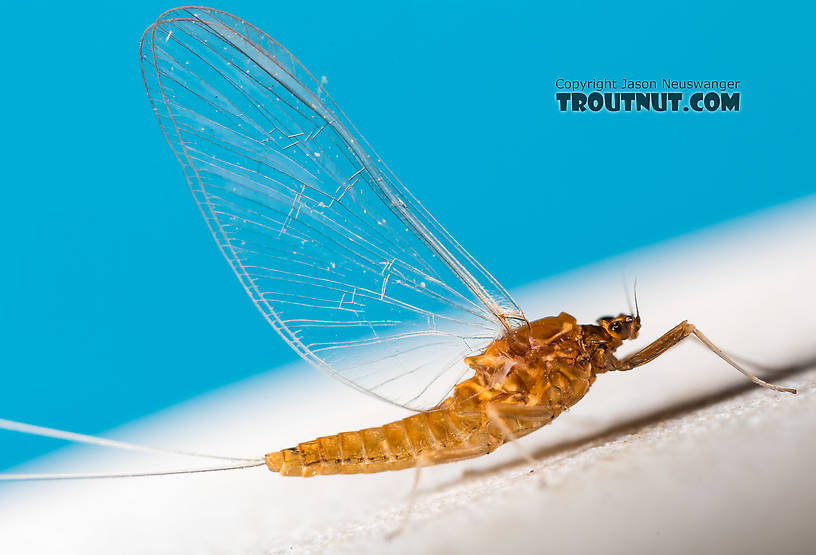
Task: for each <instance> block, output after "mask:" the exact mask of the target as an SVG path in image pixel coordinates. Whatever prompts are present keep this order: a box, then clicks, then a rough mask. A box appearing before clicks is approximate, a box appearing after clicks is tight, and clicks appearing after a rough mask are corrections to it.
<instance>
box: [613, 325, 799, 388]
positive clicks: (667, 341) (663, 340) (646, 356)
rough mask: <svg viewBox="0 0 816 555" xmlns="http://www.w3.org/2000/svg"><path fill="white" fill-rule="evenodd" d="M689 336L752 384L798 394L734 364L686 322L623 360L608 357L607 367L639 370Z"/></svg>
mask: <svg viewBox="0 0 816 555" xmlns="http://www.w3.org/2000/svg"><path fill="white" fill-rule="evenodd" d="M689 335H694V336H695V337H696V338H697V339H699V340H700V342H701V343H702V344H703V345H705V346H706V347H708V348H709V349H710V350H711V351H712V352H713V353H714V354H716V355H717V356H718V357H720V358H721V359H723V360H724V361H725V362H727V363H728V364H730V365H731V366H733V367H734V368H736V369H737V370H739V371H740V372H742V373H743V374H745V375H746V376H747V377H748V378H749V379H750V380H751V381H752V382H754V383H755V384H758V385H761V386H762V387H767V388H768V389H773V390H774V391H784V392H787V393H796V390H795V389H793V388H792V387H780V386H777V385H773V384H769V383H768V382H766V381H764V380H761V379H759V378H757V377H756V376H754V375H753V374H751V373H750V372H749V371H747V370H745V369H744V368H742V367H741V366H740V365H739V364H737V363H736V362H734V361H733V360H732V359H731V357H729V356H728V355H726V354H725V353H724V352H723V351H722V349H720V348H719V347H717V346H716V345H714V343H712V342H711V341H710V340H709V339H708V338H707V337H706V336H705V335H703V333H702V332H701V331H700V330H698V329H697V328H696V327H694V324H689V323H688V322H686V321H683V322H680V323H679V324H677V325H676V326H674V327H673V328H672V329H670V330H669V331H667V332H666V333H664V334H663V335H662V336H661V337H660V338H658V339H657V340H656V341H654V342H652V343H650V344H649V345H647V346H646V347H644V348H643V349H641V350H639V351H637V352H635V353H632V354H631V355H629V356H627V357H625V358H623V359H620V360H619V359H617V358H615V356H614V355H612V354H609V355H607V357H606V361H607V367H608V368H609V369H610V370H621V371H625V370H631V369H633V368H637V367H638V366H643V365H644V364H646V363H647V362H651V361H652V360H654V359H656V358H657V357H659V356H660V355H662V354H663V353H665V352H666V351H668V350H669V349H670V348H672V347H674V346H675V345H677V344H678V343H680V342H681V341H682V340H684V339H685V338H686V337H688V336H689Z"/></svg>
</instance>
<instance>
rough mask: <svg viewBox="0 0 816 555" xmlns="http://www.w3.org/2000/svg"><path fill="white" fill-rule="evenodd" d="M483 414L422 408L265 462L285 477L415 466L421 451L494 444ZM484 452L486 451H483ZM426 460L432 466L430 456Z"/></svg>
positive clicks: (280, 453)
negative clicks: (373, 426) (401, 417)
mask: <svg viewBox="0 0 816 555" xmlns="http://www.w3.org/2000/svg"><path fill="white" fill-rule="evenodd" d="M486 425H487V422H486V420H485V419H484V417H483V415H482V414H480V413H478V412H475V413H471V412H467V413H461V412H459V411H456V410H453V409H451V408H445V409H441V410H435V411H430V412H421V413H418V414H414V415H412V416H409V417H408V418H404V419H402V420H397V421H395V422H391V423H389V424H386V425H384V426H380V427H376V428H366V429H364V430H359V431H353V432H342V433H339V434H337V435H333V436H326V437H320V438H317V439H315V440H312V441H307V442H305V443H301V444H299V445H298V446H297V447H291V448H289V449H284V450H282V451H277V452H273V453H269V454H267V455H266V457H265V459H266V465H267V466H268V467H269V469H270V470H271V471H273V472H280V473H281V474H282V475H283V476H304V477H308V476H316V475H325V474H360V473H373V472H383V471H386V470H402V469H404V468H410V467H413V466H417V464H418V461H420V460H421V459H422V457H423V455H428V454H432V453H442V452H454V451H456V450H457V449H462V448H465V449H467V448H470V447H473V448H487V447H489V448H490V449H489V450H490V451H492V450H493V449H495V448H496V447H498V446H499V445H500V444H501V443H502V440H501V439H500V438H499V437H494V436H493V435H491V434H488V433H487V431H486ZM485 452H488V451H485ZM424 464H434V463H433V460H428V461H427V462H426V463H424Z"/></svg>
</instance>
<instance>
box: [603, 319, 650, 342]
mask: <svg viewBox="0 0 816 555" xmlns="http://www.w3.org/2000/svg"><path fill="white" fill-rule="evenodd" d="M598 325H599V326H601V327H602V328H603V329H604V331H606V333H608V334H609V335H610V336H612V338H613V339H616V340H617V341H626V340H627V339H635V338H636V337H637V336H638V332H639V331H640V314H634V315H633V314H618V315H617V316H603V317H601V318H598Z"/></svg>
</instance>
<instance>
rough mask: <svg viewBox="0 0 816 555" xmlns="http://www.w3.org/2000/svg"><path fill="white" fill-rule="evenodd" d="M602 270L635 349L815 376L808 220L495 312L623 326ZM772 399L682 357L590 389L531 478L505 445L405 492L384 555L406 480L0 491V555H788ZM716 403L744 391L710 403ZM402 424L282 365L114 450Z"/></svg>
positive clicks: (562, 284) (653, 251) (805, 467)
mask: <svg viewBox="0 0 816 555" xmlns="http://www.w3.org/2000/svg"><path fill="white" fill-rule="evenodd" d="M623 270H625V271H626V273H627V275H628V276H630V280H631V276H634V275H637V277H638V283H639V286H638V292H639V297H640V305H641V311H642V313H643V314H644V317H645V322H644V328H643V331H642V337H641V339H640V340H638V344H641V345H642V344H645V343H646V342H648V341H650V340H652V339H654V338H655V337H657V336H658V335H659V334H661V333H662V332H664V331H665V330H667V329H668V328H669V327H671V326H673V325H674V324H676V323H677V322H678V321H680V320H683V319H689V320H690V321H691V322H693V323H695V324H696V325H697V326H698V327H699V328H700V329H701V330H703V332H705V333H706V334H707V335H708V336H709V337H710V338H711V339H712V340H713V341H715V342H716V343H718V344H719V345H720V346H722V347H723V348H724V349H726V350H727V351H729V352H732V353H736V354H739V355H740V356H741V357H744V358H746V359H749V360H754V361H757V362H762V363H765V364H768V365H773V366H780V367H781V366H785V365H788V364H791V363H795V362H800V361H802V360H806V359H808V358H816V339H814V337H816V333H814V330H816V301H814V287H813V285H814V281H816V280H815V279H814V276H816V202H814V199H810V200H808V201H805V202H800V203H798V204H797V205H791V206H788V207H785V208H782V209H777V210H774V211H772V212H769V213H767V214H764V215H760V216H757V217H754V218H752V219H748V220H744V221H742V222H736V223H734V224H729V225H726V226H721V227H719V228H717V229H715V230H713V231H709V232H707V233H704V234H699V235H696V236H692V237H689V238H686V239H683V240H677V241H673V242H671V243H666V244H663V245H660V246H658V247H653V248H650V249H648V250H645V251H642V252H640V253H636V254H633V255H630V256H627V257H626V258H625V259H620V260H614V261H609V262H607V263H604V264H599V265H596V266H593V267H589V268H586V269H584V270H582V271H580V272H575V273H573V274H571V275H568V276H563V277H561V278H558V279H555V280H550V281H548V282H546V283H542V284H537V285H533V286H530V287H527V288H525V289H523V290H521V291H516V292H515V296H516V298H517V300H518V301H519V302H520V303H521V305H522V306H523V307H524V309H525V311H526V313H527V315H528V317H538V316H540V315H543V314H546V313H557V312H559V311H560V310H566V311H568V312H571V313H573V314H575V315H576V316H577V317H578V319H579V321H592V320H594V319H595V318H596V317H598V316H600V315H603V314H606V313H617V312H619V311H622V310H625V306H626V303H625V297H624V294H623V292H622V283H623V281H622V271H623ZM632 348H633V347H628V348H627V347H625V348H624V352H628V351H629V349H632ZM779 382H780V383H782V384H783V385H793V386H796V387H799V388H801V393H800V394H799V395H798V396H795V397H794V396H790V395H785V394H780V393H774V392H771V391H767V390H762V389H759V388H749V387H747V385H746V380H745V379H744V378H743V377H742V376H741V375H740V374H738V373H737V372H736V371H734V370H732V369H730V368H729V367H728V366H727V365H725V363H723V362H722V361H720V360H718V359H717V358H716V357H715V356H714V355H713V354H711V353H709V352H707V351H705V350H704V349H703V348H702V347H700V346H698V345H694V344H691V343H690V344H688V345H684V346H681V347H678V348H676V349H675V350H672V351H670V352H669V353H667V354H666V355H664V356H663V357H661V358H660V359H659V360H657V361H655V362H653V363H650V364H649V365H647V366H645V367H643V368H639V369H636V370H635V371H632V372H629V373H626V374H608V375H604V376H601V377H599V379H598V381H597V383H596V384H595V385H594V386H593V390H592V391H591V392H590V393H589V394H588V396H587V397H586V398H585V399H584V400H583V401H581V403H579V404H578V405H577V406H576V407H575V408H574V409H573V410H572V411H571V412H570V413H569V414H566V415H564V416H562V417H561V418H559V419H558V420H557V421H556V422H555V423H554V424H553V425H552V426H550V427H547V428H544V429H543V430H541V431H539V432H537V433H536V434H533V435H532V436H529V437H527V438H525V439H524V440H523V442H524V444H525V445H526V446H527V447H528V448H530V449H531V450H533V451H534V452H535V453H536V455H537V458H538V461H539V462H538V463H537V465H536V466H535V468H534V470H535V472H534V473H530V470H531V469H530V468H529V466H528V465H527V464H526V463H524V462H522V461H520V459H519V457H518V454H517V453H516V451H515V450H514V449H513V447H512V446H505V447H502V448H501V449H499V450H498V451H497V452H496V453H494V454H492V455H490V456H488V457H482V458H481V459H475V460H472V461H465V462H462V463H456V464H451V465H445V466H440V467H434V468H430V469H427V470H425V471H423V475H422V482H421V484H420V494H419V498H418V500H417V505H416V509H415V511H414V514H413V515H412V517H411V520H410V523H409V524H408V527H407V529H406V530H405V531H404V533H403V534H402V535H400V536H399V537H397V538H396V539H394V540H392V541H388V540H386V539H385V536H386V534H387V533H388V532H389V531H391V530H393V529H394V528H395V527H397V526H398V524H399V523H400V521H401V518H402V515H403V513H404V509H405V498H406V494H407V492H408V490H409V489H410V485H411V482H412V480H413V471H410V470H408V471H402V472H396V473H384V474H378V475H359V476H336V477H316V478H311V479H293V478H282V477H280V476H277V475H274V474H271V473H270V472H268V471H267V470H265V469H263V468H261V469H253V470H248V471H238V472H230V473H219V474H203V475H195V476H180V477H167V478H148V479H131V480H118V481H95V482H90V481H83V482H72V483H54V482H44V483H24V484H15V485H13V486H10V487H9V486H3V487H2V488H0V552H3V553H45V552H49V553H84V554H87V553H192V552H194V553H278V552H298V553H300V552H325V551H331V552H355V553H356V552H370V553H383V552H388V553H456V552H461V553H480V552H486V553H488V552H489V553H497V552H498V553H501V552H514V553H534V552H559V553H588V552H599V551H602V552H612V553H654V552H676V553H685V552H689V551H692V550H693V551H697V552H706V553H722V552H733V553H736V552H741V553H768V552H777V553H779V552H787V553H798V552H808V551H812V549H813V547H812V546H813V545H814V542H816V526H814V525H813V523H812V521H813V520H814V516H816V479H814V477H813V473H812V467H813V463H814V461H816V457H815V456H814V455H816V448H815V447H814V440H813V438H814V432H816V411H815V410H814V408H816V372H814V371H804V372H797V373H794V374H791V375H788V376H787V377H784V378H782V379H780V380H779ZM734 386H737V387H738V388H739V387H742V386H745V387H746V388H745V389H737V390H736V392H735V391H731V393H729V394H726V395H723V396H722V397H721V398H720V399H719V401H717V402H713V401H712V398H711V395H712V394H713V393H716V392H721V391H724V390H730V389H732V388H734ZM695 402H696V403H697V404H696V405H695V404H694V403H695ZM667 410H668V411H669V412H666V411H667ZM672 411H673V412H672ZM403 415H404V413H403V412H402V411H400V410H398V409H394V408H390V407H388V406H386V405H384V404H382V403H380V402H377V401H375V400H372V399H369V398H367V397H365V396H362V395H361V394H359V393H357V392H356V391H354V390H351V389H349V388H346V387H344V386H342V385H340V384H336V383H334V382H333V381H332V380H330V379H329V378H326V377H323V376H322V375H320V374H318V373H317V372H316V371H312V370H311V369H309V368H307V367H305V366H303V367H301V366H299V365H298V366H297V367H294V368H292V369H291V370H290V371H289V372H287V373H286V375H285V376H284V377H280V376H277V377H275V376H264V377H260V378H256V379H253V380H248V381H246V382H244V383H242V384H238V385H236V386H232V387H229V388H225V389H224V390H222V391H219V392H214V393H212V394H210V395H207V396H205V397H203V398H201V399H197V400H193V401H191V402H188V403H185V404H184V405H181V406H179V407H177V408H175V409H173V410H168V411H165V412H164V413H161V414H158V415H155V416H153V417H150V418H147V419H144V420H143V421H140V422H138V423H135V424H134V425H132V426H130V427H128V429H126V430H122V431H121V433H119V434H116V435H117V437H123V438H127V439H130V440H133V441H141V442H145V443H149V444H152V445H157V446H166V447H173V448H179V449H192V450H199V451H206V450H209V451H215V452H221V453H226V454H230V455H237V456H240V455H257V454H263V453H264V452H267V451H270V450H273V449H279V448H281V447H287V446H289V445H292V444H295V443H297V442H299V441H303V440H307V439H312V438H314V437H316V436H318V435H321V434H326V433H335V432H338V431H342V430H345V429H352V428H360V427H367V426H372V425H378V424H383V423H385V422H387V421H388V420H389V419H393V418H397V417H401V416H403ZM78 431H81V430H78ZM186 464H189V465H190V466H200V465H201V463H200V462H199V461H188V460H185V459H180V460H179V459H167V460H164V461H157V460H156V458H155V457H143V456H141V455H132V454H125V455H120V454H118V453H116V454H113V455H111V454H109V453H107V452H104V451H101V450H99V449H94V450H85V449H83V448H78V449H72V450H70V452H68V453H65V454H58V455H55V456H52V457H50V458H46V459H45V460H43V461H40V462H39V463H37V464H36V465H30V467H29V468H26V470H32V471H35V470H36V471H52V472H68V471H82V472H89V471H97V470H111V469H121V468H126V469H128V470H134V469H140V470H141V469H150V468H166V467H168V466H183V465H186Z"/></svg>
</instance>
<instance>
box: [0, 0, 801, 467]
mask: <svg viewBox="0 0 816 555" xmlns="http://www.w3.org/2000/svg"><path fill="white" fill-rule="evenodd" d="M141 60H142V73H143V76H144V82H145V85H146V87H147V92H148V94H149V97H150V101H151V103H152V104H153V109H154V111H155V113H156V116H157V118H158V121H159V124H160V126H161V129H162V131H163V133H164V135H165V137H166V139H167V141H168V143H169V144H170V147H171V148H172V149H173V152H174V153H175V155H176V157H177V158H178V161H179V163H180V164H181V166H182V168H183V170H184V174H185V176H186V178H187V181H188V183H189V185H190V189H191V190H192V193H193V196H194V198H195V200H196V202H197V203H198V206H199V208H200V209H201V213H202V215H203V216H204V218H205V219H206V221H207V224H208V225H209V228H210V231H211V232H212V235H213V237H214V238H215V241H216V242H217V243H218V246H219V247H220V249H221V252H223V254H224V256H225V257H226V259H227V261H228V262H229V264H230V266H231V267H232V269H233V270H234V271H235V274H236V275H237V276H238V279H239V281H240V282H241V285H243V287H244V288H245V289H246V291H247V293H248V294H249V296H250V297H251V298H252V301H253V302H254V303H255V305H256V306H257V307H258V309H259V310H260V311H261V313H263V315H264V316H265V317H266V319H267V320H268V321H269V323H270V324H271V325H272V327H273V328H275V330H277V331H278V333H279V334H280V335H281V337H283V339H284V340H285V341H286V342H287V343H289V345H291V347H292V348H293V349H294V350H295V351H296V352H297V353H298V354H299V355H300V356H301V357H303V358H304V359H305V360H307V361H309V362H310V363H311V364H312V365H314V366H316V367H317V368H319V369H321V370H323V371H324V372H326V373H328V374H329V375H331V376H333V377H335V378H337V379H338V380H340V381H342V382H344V383H346V384H348V385H350V386H352V387H354V388H356V389H358V390H360V391H362V392H365V393H368V394H369V395H373V396H375V397H377V398H380V399H382V400H385V401H389V402H391V403H393V404H396V405H399V406H401V407H405V408H407V409H411V410H414V411H415V412H416V413H415V414H413V415H412V416H409V417H407V418H404V419H402V420H399V421H396V422H392V423H389V424H385V425H384V426H379V427H375V428H368V429H365V430H359V431H351V432H345V433H340V434H337V435H334V436H329V437H321V438H318V439H315V440H313V441H307V442H305V443H301V444H300V445H298V446H297V447H293V448H289V449H284V450H282V451H275V452H272V453H269V454H267V455H266V456H265V457H264V458H263V459H261V458H257V459H249V460H242V459H234V463H235V464H234V466H232V467H229V468H236V467H244V466H254V465H262V464H266V466H268V467H269V469H270V470H272V471H275V472H280V473H281V474H283V475H285V476H313V475H317V474H337V473H340V474H350V473H361V472H380V471H385V470H397V469H403V468H408V467H414V466H416V467H421V466H425V465H431V464H438V463H445V462H450V461H456V460H461V459H466V458H470V457H476V456H479V455H484V454H486V453H490V452H491V451H493V450H494V449H496V448H497V447H499V446H500V445H502V444H503V443H505V442H507V441H510V440H513V439H515V438H518V437H520V436H523V435H526V434H529V433H530V432H532V431H534V430H537V429H538V428H541V427H542V426H544V425H546V424H548V423H550V422H551V421H553V420H554V419H555V418H556V417H558V415H560V414H561V413H562V412H564V411H565V410H566V409H567V408H569V407H570V406H572V405H574V404H575V403H576V402H578V401H579V400H580V399H581V398H582V397H583V396H584V395H585V394H586V393H587V391H588V390H589V387H590V386H591V385H592V383H593V382H594V381H595V378H596V376H597V375H598V374H602V373H605V372H611V371H625V370H631V369H633V368H636V367H638V366H641V365H643V364H646V363H647V362H649V361H651V360H653V359H654V358H656V357H658V356H660V355H661V354H662V353H664V352H665V351H666V350H667V349H669V348H670V347H672V346H673V345H675V344H677V343H678V342H680V341H682V340H683V339H685V338H686V337H689V336H691V335H693V336H695V337H697V338H698V339H699V340H700V341H701V342H702V343H703V344H704V345H706V346H707V347H708V348H709V349H711V350H712V351H713V352H714V353H716V354H717V355H718V356H720V358H722V359H723V360H725V361H726V362H727V363H729V364H730V365H731V366H733V367H734V368H736V369H737V370H739V371H740V372H742V373H743V374H745V375H746V376H748V377H749V378H750V379H751V380H753V381H754V382H755V383H757V384H759V385H762V386H764V387H768V388H771V389H774V390H776V391H788V392H791V393H793V392H795V391H794V390H793V389H789V388H782V387H777V386H774V385H770V384H768V383H766V382H764V381H762V380H760V379H759V378H757V377H755V376H753V375H751V374H750V373H749V372H747V371H746V370H744V369H742V368H740V366H739V365H738V364H737V363H735V362H734V361H733V360H731V359H730V358H729V357H728V356H727V355H726V354H725V353H723V352H722V351H721V350H720V349H718V348H717V347H716V346H714V344H712V343H711V341H709V340H708V339H707V338H706V337H705V336H704V335H703V334H702V333H701V332H700V331H699V330H698V329H696V328H695V327H694V326H693V325H692V324H690V323H688V322H682V323H680V324H678V325H677V326H676V327H675V328H673V329H671V330H670V331H668V332H667V333H666V334H665V335H663V336H662V337H660V338H659V339H657V340H656V341H655V342H653V343H652V344H650V345H649V346H647V347H646V348H644V349H642V350H641V351H638V352H636V353H634V354H632V355H629V356H627V357H624V358H621V359H619V358H616V357H615V355H614V353H615V351H616V349H617V348H618V347H620V346H621V344H622V343H623V342H624V341H626V340H628V339H634V338H635V337H637V335H638V332H639V331H640V325H641V320H640V314H639V313H638V312H637V311H635V314H620V315H618V316H614V317H613V316H609V317H603V318H600V319H599V320H598V321H597V322H596V323H595V324H590V325H579V324H578V323H577V322H576V320H575V318H573V317H572V316H570V315H569V314H566V313H561V314H560V315H558V316H553V317H547V318H542V319H540V320H534V321H529V320H527V318H526V317H525V316H524V314H523V313H522V311H521V310H520V309H519V307H518V306H517V305H516V303H515V302H514V301H513V299H512V298H511V297H510V295H508V293H507V292H506V291H505V290H504V289H503V288H502V286H501V285H500V284H499V283H498V282H497V281H496V280H495V279H494V278H493V277H492V276H491V275H490V274H489V273H488V272H487V271H486V270H485V269H484V268H483V267H482V266H481V265H480V264H479V263H478V262H477V261H476V260H474V259H473V258H472V257H471V256H470V255H469V254H468V253H467V252H466V251H465V249H464V248H462V247H461V246H460V245H459V243H457V242H456V240H455V239H454V238H453V237H451V236H450V235H449V234H448V233H447V232H446V231H445V229H444V228H443V227H442V226H441V225H440V224H439V223H438V222H437V221H436V220H435V219H434V218H433V217H432V216H431V215H430V214H429V213H428V212H427V211H426V210H425V209H424V208H423V207H422V205H421V204H420V203H419V201H418V200H417V199H416V198H415V197H414V196H413V195H412V194H411V193H410V192H409V191H408V189H406V188H405V187H404V186H403V185H402V184H401V183H400V182H399V180H398V179H397V178H396V177H395V176H394V174H393V173H391V171H390V170H389V169H388V167H387V166H386V165H385V163H384V162H383V161H382V160H381V159H380V158H379V157H378V156H377V154H376V153H375V152H374V150H373V149H372V148H371V147H370V146H369V145H368V143H367V142H366V141H365V140H364V139H363V137H362V136H361V135H360V134H359V133H358V132H357V130H356V129H355V127H354V126H353V125H352V124H351V122H350V121H349V120H348V119H347V118H346V116H345V115H344V114H343V112H342V111H341V110H340V109H339V108H338V107H337V105H336V104H335V103H334V101H333V100H332V99H331V97H330V96H329V95H328V93H327V92H326V90H325V89H324V86H323V84H322V82H321V80H319V79H316V78H314V77H313V76H312V74H310V73H309V72H308V70H306V68H305V67H303V65H302V64H301V63H300V62H298V60H297V59H295V58H294V56H292V55H291V54H290V53H289V52H288V51H287V50H286V49H284V48H283V47H282V46H281V45H279V44H278V43H277V42H275V41H274V40H273V39H271V38H270V37H269V36H267V35H266V34H265V33H263V32H262V31H260V30H259V29H257V28H255V27H253V26H252V25H250V24H249V23H247V22H245V21H243V20H241V19H238V18H236V17H234V16H232V15H229V14H227V13H224V12H221V11H218V10H214V9H209V8H198V7H186V8H178V9H174V10H171V11H169V12H166V13H165V14H163V15H162V16H161V17H160V18H159V19H158V21H157V22H156V23H154V24H153V25H151V26H150V27H149V28H148V29H147V30H146V31H145V33H144V36H143V38H142V42H141ZM0 425H2V426H3V427H7V428H13V429H17V430H18V431H28V432H32V433H41V434H46V435H57V434H63V435H61V436H59V437H68V438H69V439H78V440H83V441H87V440H92V438H88V437H87V436H77V435H70V434H69V435H68V436H66V434H67V433H65V432H58V431H54V430H45V429H40V428H34V427H30V426H28V427H26V426H25V425H20V424H15V423H10V422H7V421H4V422H0ZM15 426H16V427H15ZM69 436H70V437H69ZM96 441H97V442H101V441H108V444H110V443H111V442H110V441H109V440H101V439H99V440H96ZM118 446H120V447H121V446H123V445H121V444H120V445H118ZM124 446H125V447H130V448H138V446H132V445H124ZM238 463H241V464H238ZM224 468H228V467H221V468H218V469H224ZM36 477H47V476H42V475H36Z"/></svg>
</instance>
